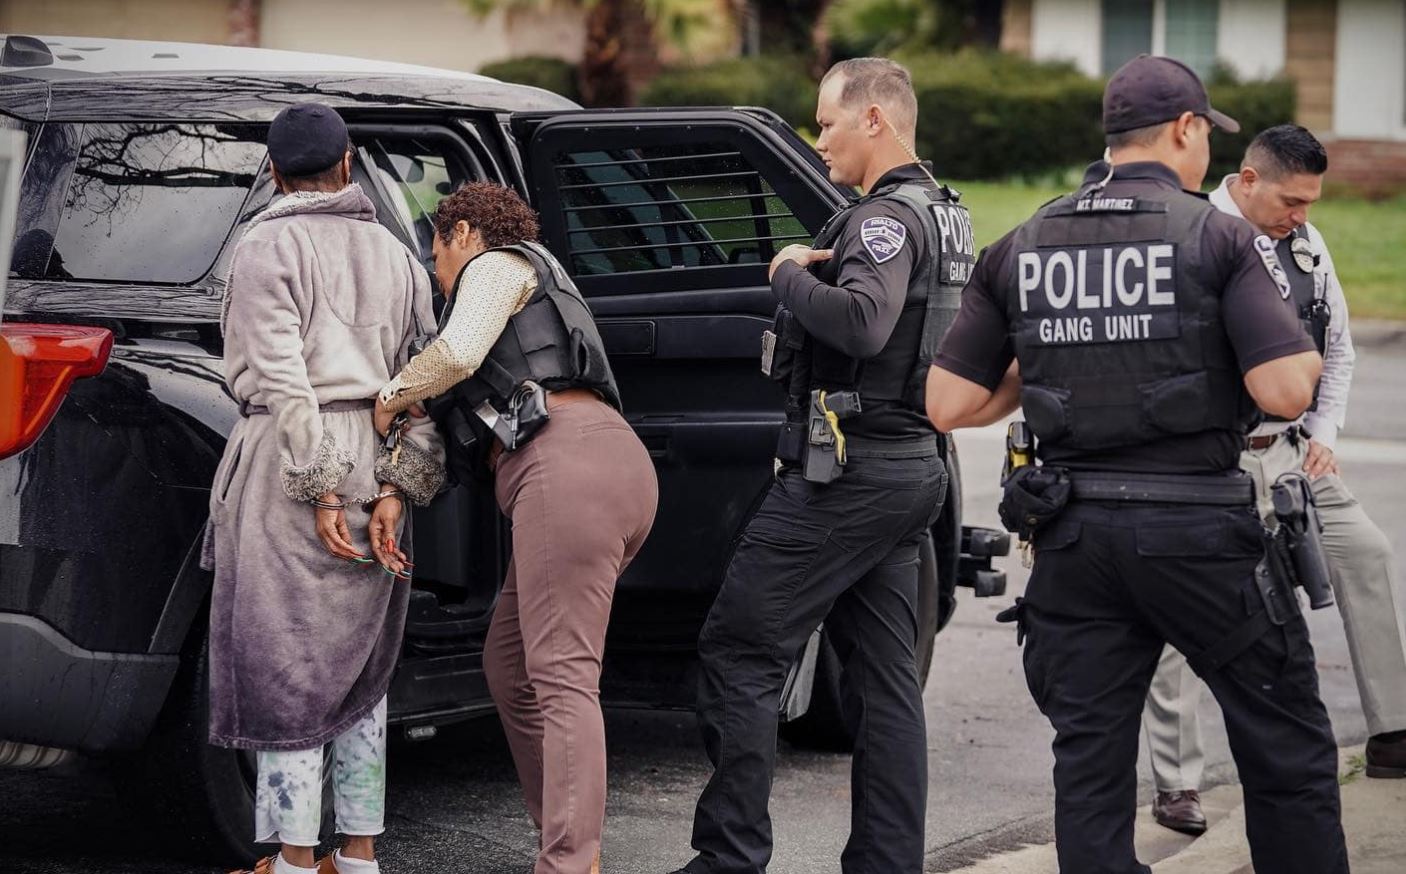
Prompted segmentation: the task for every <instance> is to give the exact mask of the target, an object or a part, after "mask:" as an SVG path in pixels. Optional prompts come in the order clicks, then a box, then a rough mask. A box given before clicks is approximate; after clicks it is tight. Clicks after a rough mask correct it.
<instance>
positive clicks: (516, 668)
mask: <svg viewBox="0 0 1406 874" xmlns="http://www.w3.org/2000/svg"><path fill="white" fill-rule="evenodd" d="M495 489H496V494H497V498H498V506H499V507H500V508H502V510H503V512H504V513H505V514H506V515H507V516H508V517H509V518H510V519H511V520H512V524H513V558H512V561H511V562H510V563H509V564H508V575H507V579H506V581H505V582H504V584H503V592H502V595H500V596H499V598H498V606H497V608H496V609H495V611H494V614H493V622H492V625H491V626H490V628H489V631H488V641H487V643H486V645H485V647H484V653H483V667H484V672H485V674H486V675H487V678H488V688H489V691H490V692H491V693H492V695H493V700H494V702H495V703H496V704H497V705H498V713H499V715H500V716H501V717H502V720H503V728H504V731H505V732H506V734H507V737H508V744H509V746H510V747H511V748H512V753H513V762H514V763H515V764H516V765H517V772H518V777H519V779H521V781H522V790H523V795H524V796H525V797H526V799H527V808H528V810H529V811H530V812H531V814H532V819H533V821H534V822H535V823H537V826H538V828H540V829H541V831H542V846H541V852H540V853H539V854H538V856H537V865H536V868H535V869H534V871H535V872H536V874H548V872H551V874H586V872H588V871H589V870H590V868H591V862H592V860H593V859H594V858H595V855H596V852H597V851H598V850H599V848H600V838H601V829H602V827H603V826H604V824H605V724H604V721H603V720H602V718H601V710H600V669H601V655H602V652H603V650H604V648H605V629H606V624H607V623H608V621H609V619H610V602H611V598H612V596H613V595H614V592H615V581H616V579H617V578H618V577H619V576H620V573H621V571H623V570H624V569H625V566H626V565H628V564H629V563H630V560H631V559H633V558H634V557H635V553H637V552H639V549H640V546H641V545H642V544H643V543H644V539H645V537H646V536H647V535H648V534H649V529H650V526H652V525H653V524H654V511H655V507H656V504H657V503H658V498H659V486H658V483H657V481H656V480H655V477H654V465H653V463H652V462H651V461H650V459H649V454H648V453H647V452H646V451H645V448H644V446H643V445H642V444H641V443H640V441H639V438H637V437H636V436H635V434H634V432H633V431H632V430H630V426H629V425H627V424H626V423H625V420H624V419H623V418H621V417H620V414H619V413H617V412H616V411H615V410H614V409H613V408H611V407H609V406H608V405H606V404H605V403H603V402H601V401H599V400H597V399H595V398H590V399H581V400H575V399H573V400H572V401H570V402H568V403H565V404H563V405H561V406H558V407H556V408H555V409H552V410H551V420H550V421H549V422H548V423H547V425H546V427H545V428H543V430H542V431H541V432H540V433H539V434H537V436H536V437H535V438H533V440H532V442H530V443H528V444H527V445H526V446H524V447H523V448H522V449H519V450H517V451H516V452H512V453H505V454H504V455H503V456H502V457H501V459H500V460H499V462H498V469H497V479H496V485H495Z"/></svg>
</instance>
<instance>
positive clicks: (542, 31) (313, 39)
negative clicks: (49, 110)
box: [0, 0, 586, 72]
mask: <svg viewBox="0 0 1406 874" xmlns="http://www.w3.org/2000/svg"><path fill="white" fill-rule="evenodd" d="M238 5H239V3H238V2H237V0H0V32H5V33H30V34H42V35H55V36H69V35H74V36H105V37H115V38H125V39H149V40H172V41H177V42H193V43H214V44H230V43H232V42H242V41H243V40H242V39H241V38H240V37H241V34H240V33H237V32H236V31H238V30H239V27H238V25H239V16H237V15H234V16H232V15H231V13H232V11H235V7H237V6H238ZM247 5H252V6H253V7H255V10H256V11H255V12H254V13H253V15H255V16H257V31H256V33H257V37H258V42H257V45H259V46H261V47H263V48H271V49H289V50H293V51H308V52H319V53H323V54H335V55H350V56H353V57H361V58H375V59H379V60H387V61H401V62H404V63H413V64H422V65H424V66H429V67H444V68H447V69H451V70H466V71H469V72H473V71H476V70H477V69H478V68H479V67H481V66H483V65H484V64H487V63H491V62H493V61H500V60H503V59H505V58H509V57H517V56H521V55H551V56H553V57H559V58H562V59H564V60H568V61H573V62H575V61H579V60H580V59H581V54H582V51H583V50H584V48H585V34H586V29H585V16H584V14H583V13H582V12H581V11H580V10H579V9H577V8H572V6H571V5H569V4H565V3H563V4H555V5H553V6H551V7H550V8H548V9H547V10H545V11H540V12H534V11H520V12H514V13H511V14H510V13H505V12H494V13H492V14H490V15H488V16H485V17H484V18H478V17H476V16H474V15H472V14H471V13H470V12H469V11H468V8H467V4H466V3H465V2H463V0H397V2H395V3H383V2H378V0H255V2H253V3H250V4H247ZM247 11H248V10H246V13H247ZM244 17H245V18H246V19H248V18H249V17H250V16H249V15H248V14H246V15H245V16H244ZM249 23H252V22H249ZM247 35H252V34H246V35H245V36H247Z"/></svg>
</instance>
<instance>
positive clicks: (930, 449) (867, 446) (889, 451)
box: [845, 437, 938, 458]
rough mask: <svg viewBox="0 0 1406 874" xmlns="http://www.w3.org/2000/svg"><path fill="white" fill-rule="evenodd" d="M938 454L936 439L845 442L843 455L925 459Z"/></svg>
mask: <svg viewBox="0 0 1406 874" xmlns="http://www.w3.org/2000/svg"><path fill="white" fill-rule="evenodd" d="M937 453H938V448H937V438H936V437H925V438H923V439H922V440H903V441H895V442H892V443H888V442H884V441H880V440H853V439H851V440H846V441H845V455H846V456H853V457H854V458H927V457H928V456H929V455H936V454H937Z"/></svg>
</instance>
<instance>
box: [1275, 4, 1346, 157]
mask: <svg viewBox="0 0 1406 874" xmlns="http://www.w3.org/2000/svg"><path fill="white" fill-rule="evenodd" d="M1337 7H1338V4H1337V0H1289V2H1288V6H1287V9H1286V12H1287V15H1286V20H1285V40H1284V71H1285V72H1286V73H1288V74H1289V76H1290V78H1292V79H1293V80H1294V83H1295V90H1296V91H1297V92H1298V114H1299V118H1298V121H1299V124H1301V125H1303V126H1304V127H1306V128H1309V129H1310V130H1312V131H1314V132H1315V133H1319V134H1327V133H1330V132H1331V131H1332V130H1333V81H1334V73H1335V70H1336V63H1335V62H1336V58H1337V31H1338V8H1337Z"/></svg>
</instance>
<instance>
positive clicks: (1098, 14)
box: [1030, 0, 1103, 76]
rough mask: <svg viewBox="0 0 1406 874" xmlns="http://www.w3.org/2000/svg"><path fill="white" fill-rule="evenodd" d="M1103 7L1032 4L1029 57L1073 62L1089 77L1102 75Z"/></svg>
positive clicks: (1085, 2) (1093, 2) (1041, 0)
mask: <svg viewBox="0 0 1406 874" xmlns="http://www.w3.org/2000/svg"><path fill="white" fill-rule="evenodd" d="M1102 19H1103V5H1102V4H1101V3H1100V2H1099V0H1035V5H1034V7H1033V8H1032V9H1031V20H1030V54H1031V56H1032V57H1034V58H1036V59H1038V60H1042V61H1050V60H1064V61H1073V62H1074V65H1075V66H1077V67H1078V68H1079V69H1080V70H1082V71H1083V72H1084V73H1087V74H1088V75H1090V76H1099V75H1102V72H1103V71H1102V70H1100V69H1099V68H1100V66H1101V65H1102V61H1103V45H1102V37H1103V28H1102V26H1101V22H1102Z"/></svg>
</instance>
